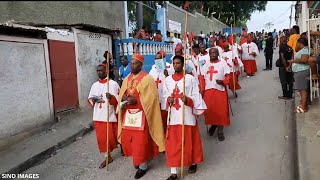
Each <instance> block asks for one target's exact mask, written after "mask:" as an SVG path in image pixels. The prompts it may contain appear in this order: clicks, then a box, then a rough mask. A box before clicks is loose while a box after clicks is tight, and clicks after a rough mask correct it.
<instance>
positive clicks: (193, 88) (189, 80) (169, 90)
mask: <svg viewBox="0 0 320 180" xmlns="http://www.w3.org/2000/svg"><path fill="white" fill-rule="evenodd" d="M185 78H186V81H185V87H186V89H185V90H186V91H185V94H186V96H187V97H189V98H191V99H192V101H193V104H194V106H193V107H189V106H185V119H184V124H185V125H190V126H195V125H196V117H195V115H201V114H202V113H203V112H204V110H205V109H207V106H206V104H205V102H204V101H203V99H202V96H201V95H200V93H199V87H198V85H196V83H195V81H196V78H194V77H193V76H191V75H190V74H186V77H185ZM176 86H177V89H176ZM163 93H164V99H165V101H166V102H167V100H168V97H169V96H171V95H174V94H175V95H176V98H177V99H175V101H174V104H173V106H172V107H171V114H170V125H179V124H182V105H183V104H182V103H183V102H182V100H181V99H180V98H179V97H178V96H179V95H182V93H183V78H182V79H181V80H179V81H175V80H174V79H173V78H172V76H168V77H167V78H166V80H165V84H164V86H163ZM167 108H169V107H167Z"/></svg>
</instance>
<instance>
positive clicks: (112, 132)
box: [93, 121, 119, 152]
mask: <svg viewBox="0 0 320 180" xmlns="http://www.w3.org/2000/svg"><path fill="white" fill-rule="evenodd" d="M93 124H94V128H95V129H96V136H97V142H98V146H99V151H100V152H106V151H107V122H101V121H93ZM117 132H118V122H109V142H108V143H109V146H108V147H109V148H108V152H112V150H114V149H115V148H117V145H118V144H119V143H118V141H117V135H118V133H117Z"/></svg>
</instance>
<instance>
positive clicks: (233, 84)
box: [221, 44, 241, 98]
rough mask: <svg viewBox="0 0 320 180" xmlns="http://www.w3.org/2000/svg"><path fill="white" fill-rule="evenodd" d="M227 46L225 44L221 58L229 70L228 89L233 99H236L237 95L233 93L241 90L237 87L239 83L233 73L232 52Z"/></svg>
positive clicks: (233, 60) (233, 61)
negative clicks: (232, 94) (233, 96)
mask: <svg viewBox="0 0 320 180" xmlns="http://www.w3.org/2000/svg"><path fill="white" fill-rule="evenodd" d="M229 47H230V46H229V44H225V46H224V52H223V53H222V55H221V57H222V59H224V60H225V61H226V63H227V65H228V67H229V68H230V75H229V84H228V86H229V89H230V90H231V91H232V92H233V93H234V95H235V97H236V98H237V97H238V94H237V93H236V92H235V91H237V90H240V89H241V86H240V85H239V81H238V78H237V75H236V73H235V68H236V67H235V59H234V56H233V52H232V51H231V50H230V49H229Z"/></svg>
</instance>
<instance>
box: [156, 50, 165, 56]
mask: <svg viewBox="0 0 320 180" xmlns="http://www.w3.org/2000/svg"><path fill="white" fill-rule="evenodd" d="M157 54H161V56H162V57H166V52H164V51H159V52H157Z"/></svg>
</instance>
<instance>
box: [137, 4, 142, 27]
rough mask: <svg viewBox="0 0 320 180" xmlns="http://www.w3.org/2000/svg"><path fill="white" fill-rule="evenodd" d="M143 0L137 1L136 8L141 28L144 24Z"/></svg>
mask: <svg viewBox="0 0 320 180" xmlns="http://www.w3.org/2000/svg"><path fill="white" fill-rule="evenodd" d="M142 5H143V2H142V1H137V2H136V9H137V12H136V13H137V14H136V15H137V29H141V27H142V26H143V6H142Z"/></svg>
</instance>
